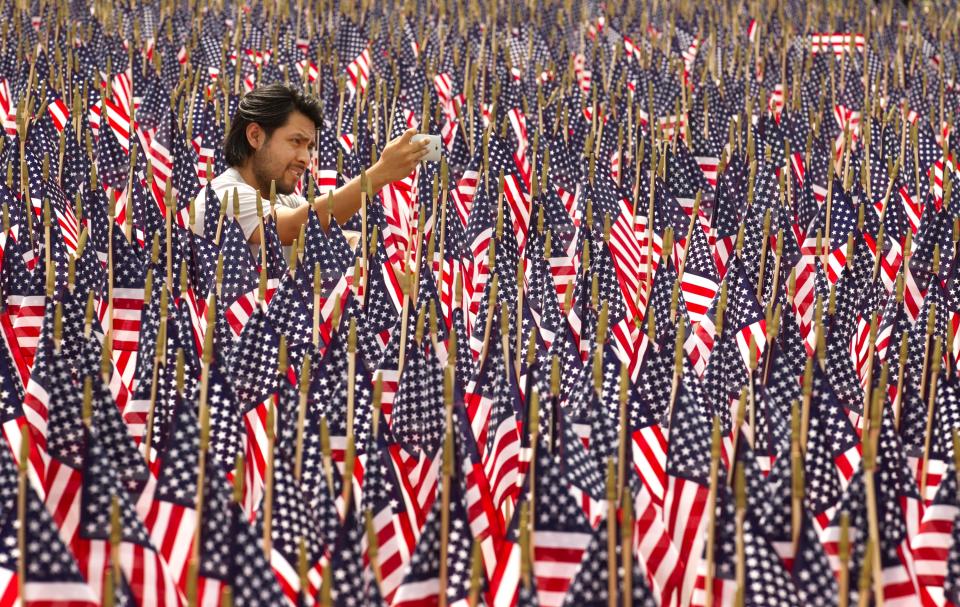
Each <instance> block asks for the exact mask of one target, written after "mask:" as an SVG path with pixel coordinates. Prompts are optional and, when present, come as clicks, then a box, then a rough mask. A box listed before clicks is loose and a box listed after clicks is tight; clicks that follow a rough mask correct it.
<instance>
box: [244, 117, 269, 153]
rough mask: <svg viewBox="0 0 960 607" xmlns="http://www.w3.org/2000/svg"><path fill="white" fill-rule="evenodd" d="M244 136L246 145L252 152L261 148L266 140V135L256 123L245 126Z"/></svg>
mask: <svg viewBox="0 0 960 607" xmlns="http://www.w3.org/2000/svg"><path fill="white" fill-rule="evenodd" d="M246 136H247V143H249V144H250V147H252V148H253V149H254V150H259V149H260V146H262V145H263V143H264V141H266V139H267V134H266V133H265V132H264V131H263V129H262V128H261V127H260V125H259V124H257V123H256V122H251V123H250V124H248V125H247V129H246Z"/></svg>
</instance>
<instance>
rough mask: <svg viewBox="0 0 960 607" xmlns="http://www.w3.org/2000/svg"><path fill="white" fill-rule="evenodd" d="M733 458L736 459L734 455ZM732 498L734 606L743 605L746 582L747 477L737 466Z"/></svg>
mask: <svg viewBox="0 0 960 607" xmlns="http://www.w3.org/2000/svg"><path fill="white" fill-rule="evenodd" d="M733 457H736V455H734V456H733ZM733 497H734V508H735V514H734V525H735V528H736V532H735V533H736V534H735V541H734V544H735V546H736V553H737V559H736V566H735V576H736V581H737V592H736V601H735V604H736V605H739V606H742V605H744V597H745V596H746V595H745V591H746V581H747V553H746V542H745V540H744V522H745V520H746V518H747V477H746V471H745V470H744V467H743V466H737V473H736V474H735V475H734V483H733Z"/></svg>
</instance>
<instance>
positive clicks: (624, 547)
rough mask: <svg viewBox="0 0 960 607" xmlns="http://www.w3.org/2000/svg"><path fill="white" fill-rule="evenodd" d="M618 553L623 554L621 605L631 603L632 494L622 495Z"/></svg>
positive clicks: (626, 492) (625, 605) (626, 605)
mask: <svg viewBox="0 0 960 607" xmlns="http://www.w3.org/2000/svg"><path fill="white" fill-rule="evenodd" d="M621 499H622V504H623V506H622V511H621V524H620V536H621V537H620V554H622V555H623V593H622V594H623V607H629V606H630V605H633V496H632V495H631V494H630V492H629V491H624V492H623V495H622V498H621Z"/></svg>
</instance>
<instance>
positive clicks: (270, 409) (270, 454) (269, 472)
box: [263, 335, 287, 561]
mask: <svg viewBox="0 0 960 607" xmlns="http://www.w3.org/2000/svg"><path fill="white" fill-rule="evenodd" d="M286 350H287V344H286V339H285V338H284V336H283V335H281V336H280V366H281V367H286V357H287V356H286ZM284 371H285V370H284ZM284 374H285V373H283V372H281V373H280V375H281V376H282V375H284ZM280 381H284V379H283V378H281V380H280ZM276 419H277V414H276V409H275V402H274V398H269V399H267V427H266V432H267V466H266V469H265V470H264V474H263V485H264V487H263V555H264V557H265V558H266V559H267V561H269V560H270V553H271V551H272V549H273V468H274V457H275V454H274V445H275V444H276V441H277V433H276V430H275V428H274V425H275V423H276Z"/></svg>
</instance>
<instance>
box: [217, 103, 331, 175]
mask: <svg viewBox="0 0 960 607" xmlns="http://www.w3.org/2000/svg"><path fill="white" fill-rule="evenodd" d="M293 112H300V113H301V114H303V115H304V116H306V117H307V118H309V119H310V120H312V121H313V123H314V124H315V125H316V126H317V127H318V128H319V127H320V126H321V125H322V124H323V115H322V113H321V111H320V102H319V101H318V100H317V98H316V97H313V96H310V95H305V94H304V93H303V92H302V91H299V90H297V89H295V88H293V87H292V86H289V85H285V84H268V85H266V86H259V87H257V88H255V89H253V90H252V91H250V92H249V93H247V94H246V95H244V96H243V99H241V100H240V105H239V107H237V111H236V112H235V113H234V115H233V120H231V121H230V130H229V131H228V132H227V135H226V137H224V139H223V151H224V155H225V156H226V160H227V164H228V165H230V166H232V167H235V166H240V165H241V164H243V163H244V161H245V160H246V159H247V157H248V156H249V155H250V154H251V153H252V152H253V148H252V147H251V146H250V142H249V141H247V125H249V124H252V123H254V122H255V123H257V124H259V125H260V127H261V128H262V129H263V130H264V131H265V132H266V133H267V137H270V136H271V135H273V132H274V131H275V130H276V129H277V128H278V127H281V126H283V125H285V124H286V123H287V120H288V119H289V118H290V114H292V113H293Z"/></svg>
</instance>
